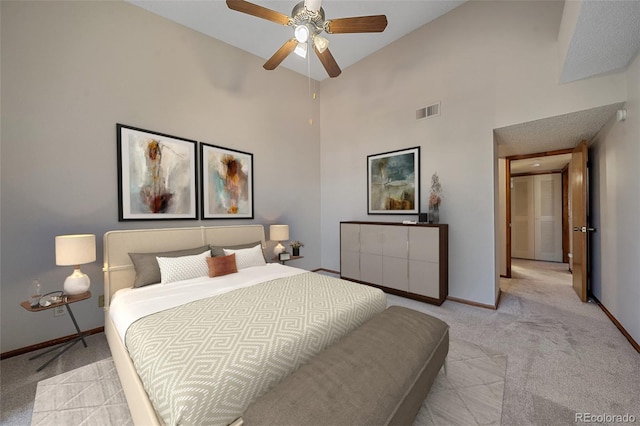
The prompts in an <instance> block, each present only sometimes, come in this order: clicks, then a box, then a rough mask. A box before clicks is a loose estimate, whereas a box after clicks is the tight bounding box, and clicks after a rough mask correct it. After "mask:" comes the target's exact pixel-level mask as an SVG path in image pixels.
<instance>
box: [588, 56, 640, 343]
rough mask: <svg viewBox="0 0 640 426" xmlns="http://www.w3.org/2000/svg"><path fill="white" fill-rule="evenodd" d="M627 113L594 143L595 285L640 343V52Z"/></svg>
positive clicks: (630, 73)
mask: <svg viewBox="0 0 640 426" xmlns="http://www.w3.org/2000/svg"><path fill="white" fill-rule="evenodd" d="M625 76H626V84H627V93H628V98H627V103H626V105H625V108H626V110H627V119H626V120H625V121H622V122H618V121H616V120H615V118H613V119H612V120H611V121H610V122H609V123H607V125H605V127H604V128H603V129H602V130H601V131H600V133H599V134H598V136H597V137H596V138H595V140H594V143H593V145H592V146H591V147H590V151H589V160H590V162H591V168H590V170H589V173H590V174H589V178H590V181H591V186H590V193H591V214H592V222H591V225H592V226H593V227H595V228H596V232H594V233H593V234H591V238H592V242H593V245H592V247H593V248H594V250H593V254H592V290H593V293H594V295H595V296H596V297H597V298H598V299H599V300H600V301H601V302H602V304H603V305H604V306H605V307H606V308H607V309H608V310H609V312H611V313H612V314H613V316H614V317H615V318H616V319H617V320H618V321H619V322H620V323H621V324H622V326H623V327H624V328H625V329H626V330H627V331H628V332H629V334H631V336H632V337H633V339H634V340H635V341H636V342H637V343H640V309H638V307H639V306H640V278H639V277H640V262H639V260H640V238H639V236H640V226H639V225H638V218H640V168H639V167H638V165H640V56H638V57H636V58H635V60H634V61H633V63H632V64H631V65H630V66H629V68H628V69H627V71H626V72H625Z"/></svg>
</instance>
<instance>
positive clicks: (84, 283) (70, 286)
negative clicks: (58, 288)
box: [62, 267, 91, 296]
mask: <svg viewBox="0 0 640 426" xmlns="http://www.w3.org/2000/svg"><path fill="white" fill-rule="evenodd" d="M90 285H91V280H90V279H89V276H88V275H87V274H85V273H84V272H82V271H81V270H80V268H79V267H76V268H75V269H74V270H73V274H71V275H69V276H68V277H67V279H66V280H64V286H63V287H62V288H63V289H64V294H68V295H70V296H75V295H76V294H82V293H85V292H87V291H88V290H89V286H90Z"/></svg>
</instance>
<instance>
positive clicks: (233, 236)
mask: <svg viewBox="0 0 640 426" xmlns="http://www.w3.org/2000/svg"><path fill="white" fill-rule="evenodd" d="M256 242H258V244H259V245H260V247H261V248H265V236H264V228H263V226H262V225H246V226H215V227H191V228H164V229H142V230H123V231H111V232H107V233H106V234H105V235H104V268H103V270H104V286H105V289H104V290H105V292H104V296H105V334H106V336H107V340H108V343H109V346H110V349H111V352H112V355H113V359H114V362H115V365H116V369H117V372H118V376H119V378H120V381H121V383H122V387H123V390H124V393H125V396H126V398H127V403H128V405H129V408H130V411H131V414H132V418H133V420H134V423H135V424H144V425H155V424H182V423H185V424H194V423H207V424H230V423H232V422H233V421H234V420H235V419H237V418H239V417H240V416H241V415H242V413H243V411H244V410H245V409H246V407H247V406H248V405H249V404H250V403H251V402H252V401H254V400H256V399H257V398H258V397H260V396H261V395H263V394H265V393H266V392H267V391H268V390H269V389H270V388H272V387H274V386H275V385H277V383H279V382H280V381H282V380H283V379H284V378H286V377H287V376H289V375H290V374H291V373H292V372H293V371H295V370H296V369H297V368H298V367H299V366H300V365H303V364H304V363H305V362H307V361H308V360H310V359H311V358H313V357H314V356H315V355H317V354H318V353H320V352H322V351H323V350H324V349H325V348H326V347H328V346H331V345H332V344H333V343H335V342H337V341H339V340H340V339H341V338H342V337H344V336H345V335H347V334H349V333H350V332H351V331H352V330H354V329H356V328H358V327H359V326H361V325H362V324H364V323H365V322H367V321H368V320H369V319H371V318H372V317H373V316H375V315H376V314H378V313H380V312H382V311H384V309H385V308H386V297H385V296H384V293H382V292H381V291H380V290H378V289H374V288H371V287H368V286H362V285H358V284H355V283H351V282H348V281H344V280H339V279H336V278H331V277H327V276H324V275H320V274H315V273H311V272H308V271H304V270H301V269H298V268H291V267H287V266H283V265H280V264H277V263H270V264H267V265H263V266H250V267H247V268H242V269H239V270H238V272H237V273H234V274H229V275H228V276H222V277H215V278H204V279H192V280H186V281H179V282H177V283H168V284H155V285H149V286H144V287H140V288H132V287H133V285H134V281H135V280H136V279H137V278H136V271H135V268H134V266H133V262H132V260H131V257H130V255H129V253H155V252H168V251H174V250H181V249H192V248H196V247H201V246H216V247H218V248H220V247H237V246H239V245H251V244H255V243H256ZM236 254H240V252H236ZM261 268H262V269H261ZM172 287H174V288H172ZM221 288H222V290H221ZM194 294H195V296H194ZM165 303H168V304H165ZM133 307H135V309H133ZM150 307H154V308H153V309H151V308H150ZM134 311H135V312H136V313H135V314H132V312H134ZM152 311H153V312H152ZM155 311H157V312H155ZM123 317H124V319H123ZM178 327H182V328H178ZM203 327H206V328H203ZM209 327H210V328H209ZM274 329H277V330H278V332H277V333H280V334H277V336H278V337H277V338H274V337H273V336H275V334H273V333H275V332H274ZM283 330H284V332H282V333H281V331H283ZM225 333H226V334H225ZM211 336H213V337H211ZM218 336H219V337H218ZM125 342H126V343H125ZM221 342H223V343H224V345H222V344H221ZM222 346H225V347H224V348H222ZM130 350H131V352H130ZM159 351H166V352H159ZM225 351H227V352H228V353H229V355H228V356H227V355H224V353H225ZM212 354H214V355H212ZM221 354H222V355H221ZM218 356H219V359H218ZM238 359H240V361H237V360H238ZM186 365H190V366H189V368H188V369H187V368H186V367H185V366H186ZM208 380H214V381H213V382H211V383H204V384H203V383H201V382H203V381H204V382H207V381H208ZM152 401H153V402H152Z"/></svg>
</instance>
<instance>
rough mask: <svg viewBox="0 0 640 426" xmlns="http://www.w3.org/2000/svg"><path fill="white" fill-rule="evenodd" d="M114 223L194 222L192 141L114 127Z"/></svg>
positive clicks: (194, 177)
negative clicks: (115, 209) (115, 221)
mask: <svg viewBox="0 0 640 426" xmlns="http://www.w3.org/2000/svg"><path fill="white" fill-rule="evenodd" d="M116 130H117V150H118V220H119V221H120V222H124V221H132V220H185V219H186V220H188V219H197V218H198V205H197V203H198V201H197V198H198V188H197V177H198V176H197V149H196V145H197V142H196V141H194V140H190V139H185V138H181V137H177V136H171V135H167V134H164V133H158V132H154V131H151V130H145V129H140V128H137V127H132V126H127V125H124V124H119V123H117V124H116Z"/></svg>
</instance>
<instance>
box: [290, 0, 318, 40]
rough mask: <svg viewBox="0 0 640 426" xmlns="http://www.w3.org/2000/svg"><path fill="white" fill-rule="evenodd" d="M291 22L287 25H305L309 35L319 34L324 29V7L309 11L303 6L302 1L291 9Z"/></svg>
mask: <svg viewBox="0 0 640 426" xmlns="http://www.w3.org/2000/svg"><path fill="white" fill-rule="evenodd" d="M291 16H292V18H291V22H290V24H289V25H291V26H293V27H297V26H299V25H305V26H306V27H307V28H308V29H309V36H310V37H312V36H314V35H317V34H320V33H321V32H322V31H323V30H324V9H323V8H320V9H318V10H317V11H315V12H314V11H310V10H308V9H307V8H306V7H304V2H300V3H298V4H296V5H295V6H294V8H293V10H292V11H291Z"/></svg>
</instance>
